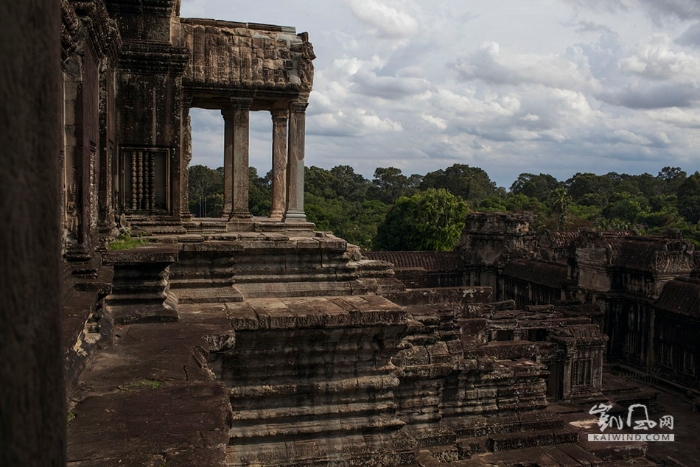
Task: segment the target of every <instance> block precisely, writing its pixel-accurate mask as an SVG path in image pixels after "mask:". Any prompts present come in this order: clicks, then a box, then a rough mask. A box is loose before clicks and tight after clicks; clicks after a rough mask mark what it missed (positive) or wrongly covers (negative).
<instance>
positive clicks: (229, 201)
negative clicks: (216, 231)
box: [221, 107, 234, 219]
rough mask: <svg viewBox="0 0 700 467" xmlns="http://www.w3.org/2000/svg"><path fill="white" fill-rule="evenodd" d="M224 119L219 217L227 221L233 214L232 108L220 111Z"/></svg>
mask: <svg viewBox="0 0 700 467" xmlns="http://www.w3.org/2000/svg"><path fill="white" fill-rule="evenodd" d="M221 115H223V117H224V208H223V211H222V212H221V217H224V218H226V219H228V218H229V217H231V213H232V212H233V128H234V123H233V122H234V110H233V107H229V108H225V109H222V110H221Z"/></svg>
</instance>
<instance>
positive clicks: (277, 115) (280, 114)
mask: <svg viewBox="0 0 700 467" xmlns="http://www.w3.org/2000/svg"><path fill="white" fill-rule="evenodd" d="M270 114H271V115H272V121H273V123H275V124H276V125H286V124H287V120H288V119H289V111H288V110H287V109H274V110H270Z"/></svg>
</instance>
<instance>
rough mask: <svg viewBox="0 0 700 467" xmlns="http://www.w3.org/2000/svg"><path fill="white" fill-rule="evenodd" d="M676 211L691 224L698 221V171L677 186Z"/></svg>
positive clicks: (699, 218) (699, 176) (699, 181)
mask: <svg viewBox="0 0 700 467" xmlns="http://www.w3.org/2000/svg"><path fill="white" fill-rule="evenodd" d="M678 212H679V213H680V214H681V216H683V217H684V218H685V220H687V221H688V222H690V223H691V224H697V223H698V221H700V172H695V173H694V174H693V175H691V176H690V177H688V178H687V179H685V181H684V182H683V183H682V184H681V185H680V186H679V187H678Z"/></svg>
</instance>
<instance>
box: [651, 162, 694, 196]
mask: <svg viewBox="0 0 700 467" xmlns="http://www.w3.org/2000/svg"><path fill="white" fill-rule="evenodd" d="M656 178H658V179H659V180H660V181H661V184H660V185H661V193H662V194H665V195H669V194H673V195H675V194H676V193H677V192H678V188H680V186H681V185H682V184H683V182H684V181H685V180H686V179H687V178H688V174H687V173H685V171H683V170H681V168H680V167H664V168H663V169H661V171H660V172H659V174H658V175H657V176H656Z"/></svg>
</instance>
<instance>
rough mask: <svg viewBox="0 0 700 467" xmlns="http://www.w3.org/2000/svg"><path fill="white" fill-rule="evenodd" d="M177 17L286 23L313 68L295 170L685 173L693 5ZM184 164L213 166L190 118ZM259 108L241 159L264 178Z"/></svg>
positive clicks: (690, 129)
mask: <svg viewBox="0 0 700 467" xmlns="http://www.w3.org/2000/svg"><path fill="white" fill-rule="evenodd" d="M181 15H182V16H183V17H197V18H217V19H224V20H232V21H243V22H260V23H271V24H280V25H288V26H295V27H296V28H297V32H302V31H308V33H309V37H310V40H311V42H312V43H313V44H314V50H315V52H316V55H317V59H316V60H315V61H314V64H315V69H316V74H315V82H314V91H313V92H312V94H311V99H310V105H309V108H308V110H307V140H306V164H307V165H316V166H319V167H323V168H331V167H334V166H336V165H351V166H352V167H354V168H355V171H356V172H359V173H361V174H363V175H364V176H366V177H367V178H370V179H371V176H372V173H373V172H374V169H375V168H376V167H388V166H394V167H399V168H401V169H402V170H403V172H404V173H405V174H406V175H409V174H412V173H420V174H425V173H426V172H429V171H433V170H437V169H443V168H445V167H448V166H450V165H452V164H455V163H460V164H469V165H470V166H475V167H481V168H482V169H484V170H486V171H487V172H488V174H489V175H490V176H491V178H492V179H493V180H494V181H496V182H497V184H498V185H499V186H505V187H509V186H510V185H511V183H512V182H513V181H514V180H515V178H516V177H517V176H518V175H519V174H520V173H523V172H532V173H549V174H552V175H554V176H555V177H556V178H557V179H559V180H566V179H567V178H569V177H571V176H572V175H574V174H575V173H576V172H594V173H599V174H602V173H607V172H611V171H614V172H619V173H629V174H637V173H643V172H649V173H651V174H653V175H656V174H657V173H658V171H659V170H660V169H661V168H662V167H664V166H668V165H671V166H680V167H682V168H683V169H684V170H686V171H687V172H689V173H692V172H695V171H696V170H700V0H469V1H465V0H265V1H260V2H249V1H233V0H182V10H181ZM192 116H193V140H194V160H193V163H202V164H205V165H209V166H212V167H217V166H220V165H221V161H222V159H223V119H222V118H221V115H220V113H217V112H210V111H202V110H193V112H192ZM271 127H272V123H271V120H270V116H269V113H263V112H255V113H254V114H253V116H252V117H251V165H253V166H255V167H257V168H258V169H259V172H261V173H265V172H267V171H268V170H269V168H270V164H271V163H270V159H271V156H270V154H271Z"/></svg>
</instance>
